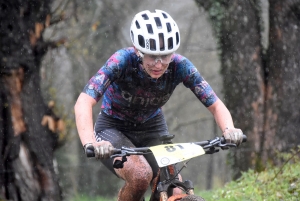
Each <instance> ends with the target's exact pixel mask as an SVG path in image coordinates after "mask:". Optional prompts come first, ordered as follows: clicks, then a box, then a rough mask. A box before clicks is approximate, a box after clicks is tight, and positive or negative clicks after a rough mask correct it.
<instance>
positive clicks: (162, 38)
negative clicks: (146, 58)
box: [158, 33, 165, 51]
mask: <svg viewBox="0 0 300 201" xmlns="http://www.w3.org/2000/svg"><path fill="white" fill-rule="evenodd" d="M158 38H159V46H160V51H163V50H165V39H164V34H163V33H159V34H158Z"/></svg>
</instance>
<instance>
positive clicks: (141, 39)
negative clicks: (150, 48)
mask: <svg viewBox="0 0 300 201" xmlns="http://www.w3.org/2000/svg"><path fill="white" fill-rule="evenodd" d="M138 39H139V45H140V46H141V47H143V48H145V40H144V37H143V36H142V35H139V36H138Z"/></svg>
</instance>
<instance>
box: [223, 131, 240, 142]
mask: <svg viewBox="0 0 300 201" xmlns="http://www.w3.org/2000/svg"><path fill="white" fill-rule="evenodd" d="M223 136H224V138H225V139H226V142H227V143H234V144H236V145H237V146H239V145H240V144H241V143H242V142H243V132H242V130H241V129H238V128H226V129H225V131H224V132H223Z"/></svg>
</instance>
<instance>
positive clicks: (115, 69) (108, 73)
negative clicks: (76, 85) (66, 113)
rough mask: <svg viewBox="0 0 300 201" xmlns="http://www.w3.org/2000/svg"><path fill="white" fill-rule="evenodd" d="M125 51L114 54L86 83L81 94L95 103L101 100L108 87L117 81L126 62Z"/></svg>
mask: <svg viewBox="0 0 300 201" xmlns="http://www.w3.org/2000/svg"><path fill="white" fill-rule="evenodd" d="M127 56H128V55H127V53H126V51H125V50H119V51H117V52H116V53H114V54H113V55H112V56H111V57H110V58H109V59H108V60H107V61H106V63H105V65H104V66H102V67H101V68H100V69H99V70H98V72H97V73H96V74H95V75H94V76H93V77H92V78H91V79H90V80H89V81H88V83H87V84H86V86H85V87H84V89H83V92H84V93H86V94H88V95H89V96H91V97H92V98H94V99H95V100H96V101H97V102H98V101H99V100H100V99H101V97H102V96H103V94H104V92H105V91H106V89H107V88H108V86H109V85H110V84H111V83H112V82H114V81H115V80H116V79H118V78H119V77H120V76H121V74H122V72H123V69H124V66H125V65H126V62H127Z"/></svg>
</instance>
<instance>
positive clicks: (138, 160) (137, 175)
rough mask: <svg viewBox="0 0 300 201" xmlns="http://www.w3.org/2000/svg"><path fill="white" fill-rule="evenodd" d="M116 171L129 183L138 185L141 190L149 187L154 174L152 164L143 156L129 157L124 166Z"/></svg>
mask: <svg viewBox="0 0 300 201" xmlns="http://www.w3.org/2000/svg"><path fill="white" fill-rule="evenodd" d="M129 158H130V159H129ZM116 172H117V174H118V175H119V176H120V177H121V178H123V179H124V180H125V181H126V183H127V184H128V185H130V186H136V187H138V188H139V189H141V190H142V189H147V188H148V186H149V184H150V182H151V180H152V176H153V173H152V169H151V167H150V165H149V164H148V162H147V161H146V160H145V158H143V157H141V156H131V157H128V161H127V162H126V163H124V168H123V169H118V170H116Z"/></svg>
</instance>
